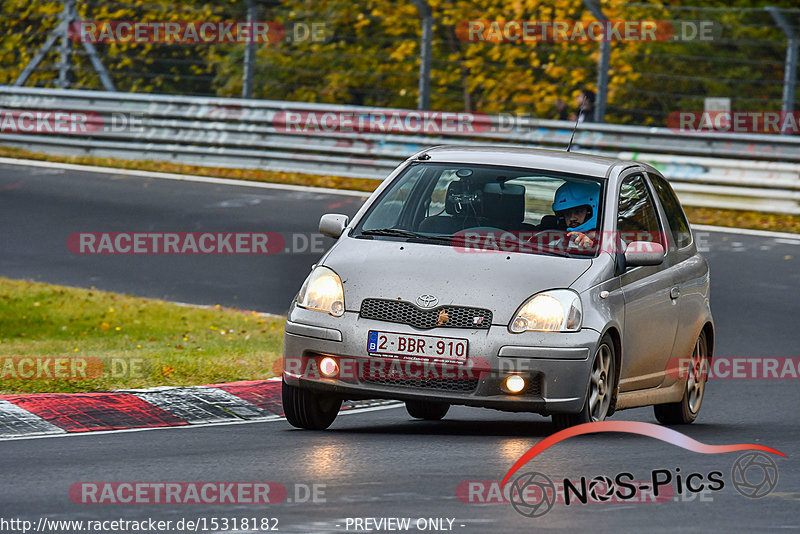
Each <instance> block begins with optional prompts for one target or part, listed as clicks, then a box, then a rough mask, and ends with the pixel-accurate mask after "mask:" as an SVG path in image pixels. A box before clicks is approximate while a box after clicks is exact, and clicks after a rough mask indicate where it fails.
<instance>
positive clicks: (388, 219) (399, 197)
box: [362, 165, 425, 230]
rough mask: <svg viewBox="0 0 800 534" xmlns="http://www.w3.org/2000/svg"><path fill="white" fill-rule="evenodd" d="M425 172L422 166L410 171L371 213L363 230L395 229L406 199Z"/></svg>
mask: <svg viewBox="0 0 800 534" xmlns="http://www.w3.org/2000/svg"><path fill="white" fill-rule="evenodd" d="M424 172H425V167H424V166H422V165H420V166H419V167H417V168H414V169H410V170H409V171H408V172H407V174H406V175H405V176H404V177H403V178H402V179H401V180H402V181H401V182H400V183H398V184H397V185H396V186H395V187H394V188H392V189H391V190H390V191H388V193H387V195H386V199H385V200H384V201H383V202H382V203H381V205H380V206H378V208H377V209H375V211H373V212H372V213H370V215H369V217H368V218H367V219H366V220H365V221H364V224H363V225H362V229H363V230H374V229H377V228H395V227H396V226H397V224H398V223H399V221H400V213H401V212H402V210H403V206H404V205H405V202H406V199H407V198H408V197H409V195H410V194H411V191H412V190H413V189H414V187H415V186H416V185H417V183H418V182H419V179H420V177H421V176H422V175H423V173H424Z"/></svg>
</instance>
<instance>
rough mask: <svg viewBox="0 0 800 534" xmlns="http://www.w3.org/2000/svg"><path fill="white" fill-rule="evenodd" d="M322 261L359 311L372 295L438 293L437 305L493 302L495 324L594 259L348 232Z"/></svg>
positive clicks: (348, 304) (396, 296)
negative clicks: (364, 236) (479, 249)
mask: <svg viewBox="0 0 800 534" xmlns="http://www.w3.org/2000/svg"><path fill="white" fill-rule="evenodd" d="M322 264H323V265H325V266H327V267H329V268H331V269H333V270H334V271H335V272H336V273H337V274H339V276H340V277H341V278H342V284H343V286H344V295H345V306H346V308H347V311H355V312H357V311H359V310H360V309H361V302H362V300H364V299H367V298H383V299H393V300H394V299H401V300H405V301H408V302H412V303H414V304H416V301H417V297H419V296H420V295H433V296H435V297H436V298H437V299H438V301H439V302H438V304H437V305H443V304H448V305H457V306H471V307H481V308H488V309H490V310H491V311H492V312H493V315H494V318H493V320H492V322H493V323H494V324H507V323H508V322H509V321H510V320H511V317H512V315H513V314H514V312H516V310H517V308H518V307H519V306H520V304H522V302H523V300H524V299H526V298H527V297H529V296H531V295H533V294H535V293H538V292H540V291H543V290H545V289H554V288H566V287H569V286H570V285H571V284H572V283H573V282H575V280H577V279H578V277H580V276H581V274H583V273H584V272H585V271H586V270H587V269H588V268H589V267H590V266H591V264H592V260H591V259H583V258H563V257H559V256H549V255H542V254H524V253H511V254H508V253H500V252H464V251H463V250H459V249H457V248H455V247H451V246H448V245H434V244H424V243H406V242H402V241H394V240H383V239H375V240H370V239H355V238H349V237H346V238H343V239H341V240H339V241H338V242H337V244H336V245H335V246H334V247H333V248H332V249H331V250H330V252H329V253H328V255H327V256H326V257H325V258H324V259H323V261H322Z"/></svg>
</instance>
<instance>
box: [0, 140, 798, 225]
mask: <svg viewBox="0 0 800 534" xmlns="http://www.w3.org/2000/svg"><path fill="white" fill-rule="evenodd" d="M0 156H2V157H8V158H22V159H35V160H42V161H53V162H60V163H74V164H78V165H96V166H100V167H114V168H119V169H136V170H143V171H155V172H169V173H175V174H191V175H195V176H212V177H215V178H232V179H237V180H252V181H256V182H272V183H281V184H293V185H305V186H311V187H329V188H332V189H351V190H354V191H366V192H372V191H374V190H375V188H377V187H378V185H380V183H381V180H370V179H365V178H346V177H343V176H321V175H314V174H303V173H298V172H279V171H268V170H258V169H225V168H221V167H198V166H193V165H180V164H177V163H168V162H157V161H130V160H117V159H108V158H95V157H88V156H51V155H48V154H39V153H35V152H27V151H25V150H19V149H16V148H6V147H0ZM686 214H687V216H688V217H689V220H690V221H691V222H692V223H694V224H710V225H714V226H727V227H731V228H750V229H753V230H771V231H774V232H791V233H800V215H785V214H780V213H762V212H758V211H739V210H722V209H711V208H693V207H688V206H687V207H686Z"/></svg>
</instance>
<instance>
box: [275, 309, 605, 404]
mask: <svg viewBox="0 0 800 534" xmlns="http://www.w3.org/2000/svg"><path fill="white" fill-rule="evenodd" d="M370 330H381V331H387V332H397V333H401V334H407V335H410V336H414V335H431V336H445V337H455V338H463V339H467V340H468V341H469V351H468V358H467V361H466V362H463V363H461V364H455V363H453V364H447V365H445V368H446V370H441V369H440V371H436V370H433V371H432V372H433V374H426V373H427V371H423V374H424V377H423V378H428V379H426V380H419V379H417V378H418V377H419V376H420V375H419V374H414V375H413V376H412V375H409V376H401V375H398V374H392V372H391V371H390V370H391V369H394V371H398V370H399V371H400V372H401V373H402V372H407V371H408V369H409V368H410V367H408V365H411V366H413V369H420V366H422V365H425V364H422V363H420V362H409V360H407V359H403V358H399V359H398V358H391V357H386V356H382V357H380V358H376V357H375V356H372V355H370V354H368V353H367V335H368V332H369V331H370ZM599 340H600V333H599V332H597V331H595V330H591V329H588V328H584V329H582V330H581V331H579V332H569V333H563V332H525V333H522V334H512V333H510V332H509V331H508V329H507V327H506V325H492V326H491V327H490V328H488V329H482V330H478V329H467V328H433V329H430V330H420V329H417V328H414V327H411V326H407V325H403V324H398V323H390V322H384V321H377V320H371V319H364V318H361V317H359V314H358V312H349V311H348V312H345V314H344V315H343V316H342V317H338V318H334V317H331V316H329V315H325V314H322V313H319V312H314V311H309V310H304V309H302V308H298V307H296V306H294V305H293V306H292V309H291V310H290V311H289V315H288V318H287V322H286V333H285V335H284V343H283V357H284V373H283V379H284V380H285V381H286V383H288V384H290V385H293V386H298V387H302V388H308V389H313V390H316V391H321V392H330V393H333V394H336V395H338V396H341V397H343V398H345V399H366V398H381V399H396V400H403V401H405V400H427V401H439V402H447V403H450V404H460V405H465V406H477V407H485V408H494V409H498V410H506V411H515V412H536V413H541V414H543V415H548V414H551V413H575V412H578V411H580V410H581V408H582V407H583V405H584V402H585V399H586V392H587V390H588V384H589V372H590V367H591V359H590V358H589V356H590V355H593V354H594V353H595V350H596V348H597V345H598V343H599ZM325 356H330V357H332V358H333V359H334V360H336V361H337V362H339V363H340V367H341V369H342V372H341V373H340V375H336V376H334V377H332V378H326V377H324V376H322V375H321V373H319V372H318V366H317V364H318V363H319V361H320V360H321V358H322V357H325ZM378 360H384V361H387V362H389V363H388V365H387V366H384V367H381V365H382V364H381V363H380V362H379V361H378ZM365 366H366V368H368V369H371V370H372V371H374V370H375V369H376V368H380V369H385V370H387V372H389V373H390V374H387V372H384V371H380V372H379V373H378V374H377V375H376V374H374V373H372V374H371V373H370V372H367V373H365V372H364V368H365ZM393 366H394V367H393ZM347 369H349V371H347ZM511 374H516V375H519V376H522V377H523V378H525V379H526V382H527V383H528V386H527V387H526V389H525V390H523V392H522V393H519V394H511V393H510V392H508V390H506V389H505V388H504V386H503V383H504V379H505V378H506V377H508V376H509V375H511ZM395 378H397V379H395Z"/></svg>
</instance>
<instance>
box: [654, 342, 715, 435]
mask: <svg viewBox="0 0 800 534" xmlns="http://www.w3.org/2000/svg"><path fill="white" fill-rule="evenodd" d="M708 365H709V360H708V341H707V340H706V333H705V331H703V332H700V337H698V338H697V343H695V345H694V351H692V361H691V367H690V368H689V376H688V377H687V378H686V389H685V390H684V391H683V399H681V400H680V402H672V403H670V404H657V405H655V406H653V412H655V415H656V419H658V422H659V423H661V424H662V425H688V424H690V423H693V422H694V420H695V419H697V414H699V413H700V405H701V404H703V395H705V392H706V381H707V380H708Z"/></svg>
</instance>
